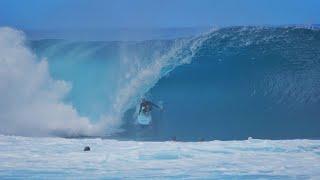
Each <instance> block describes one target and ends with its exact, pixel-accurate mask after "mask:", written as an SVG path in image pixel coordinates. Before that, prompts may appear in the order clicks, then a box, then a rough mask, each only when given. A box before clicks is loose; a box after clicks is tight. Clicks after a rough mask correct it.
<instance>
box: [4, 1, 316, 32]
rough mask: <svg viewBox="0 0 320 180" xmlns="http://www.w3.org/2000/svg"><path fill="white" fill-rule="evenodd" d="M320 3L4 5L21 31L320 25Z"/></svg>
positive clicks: (9, 19) (8, 17) (7, 17)
mask: <svg viewBox="0 0 320 180" xmlns="http://www.w3.org/2000/svg"><path fill="white" fill-rule="evenodd" d="M319 8H320V1H319V0H24V1H22V0H0V26H10V27H15V28H20V29H77V28H84V29H85V28H172V27H208V26H233V25H281V24H285V25H287V24H319V23H320V10H319Z"/></svg>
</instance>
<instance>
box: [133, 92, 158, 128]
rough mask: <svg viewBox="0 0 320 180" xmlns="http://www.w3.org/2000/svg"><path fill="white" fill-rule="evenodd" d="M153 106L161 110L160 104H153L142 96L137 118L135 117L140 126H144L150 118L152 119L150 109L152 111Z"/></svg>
mask: <svg viewBox="0 0 320 180" xmlns="http://www.w3.org/2000/svg"><path fill="white" fill-rule="evenodd" d="M153 107H156V108H158V109H160V110H162V108H161V107H160V106H158V105H156V104H154V103H153V102H151V101H148V100H146V99H144V98H143V99H142V100H141V103H140V108H139V114H138V119H137V122H138V124H139V125H140V126H143V127H144V126H149V125H150V123H151V120H152V117H151V111H152V108H153Z"/></svg>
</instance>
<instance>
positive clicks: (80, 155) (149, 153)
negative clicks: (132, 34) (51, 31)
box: [0, 27, 320, 179]
mask: <svg viewBox="0 0 320 180" xmlns="http://www.w3.org/2000/svg"><path fill="white" fill-rule="evenodd" d="M170 37H171V36H170ZM319 62H320V31H319V29H314V28H305V27H228V28H221V29H215V30H212V31H209V32H207V33H202V34H199V35H192V36H188V37H183V38H182V37H176V38H169V39H159V40H141V41H79V40H77V41H75V40H66V39H65V40H58V39H42V40H30V39H29V38H28V36H26V35H25V34H24V33H23V32H22V31H18V30H15V29H12V28H0V98H1V101H0V124H1V126H0V134H1V135H0V162H1V163H0V178H1V179H319V177H320V174H319V172H320V169H319V167H320V166H319V165H318V164H319V162H320V156H319V155H320V145H319V144H320V143H319V140H312V139H318V138H319V135H320V134H319V132H320V131H319V122H318V117H319V111H318V107H319V101H320V92H319V86H320V64H319ZM142 97H145V98H147V99H150V100H152V101H153V102H154V103H157V104H158V105H159V106H161V107H163V109H164V110H163V111H162V112H161V111H158V110H157V109H154V111H153V112H152V119H153V122H152V125H151V126H150V127H149V128H146V129H139V128H137V126H136V124H135V121H136V118H137V110H138V107H139V101H140V99H141V98H142ZM39 136H40V137H39ZM52 136H55V137H52ZM57 136H58V137H57ZM65 137H69V138H65ZM70 137H73V138H70ZM244 139H245V140H244ZM266 139H270V140H266ZM277 139H281V140H277ZM168 140H169V141H168ZM172 140H174V141H172ZM221 140H227V141H221ZM185 141H187V142H185ZM85 146H90V147H91V151H89V152H85V151H83V148H84V147H85Z"/></svg>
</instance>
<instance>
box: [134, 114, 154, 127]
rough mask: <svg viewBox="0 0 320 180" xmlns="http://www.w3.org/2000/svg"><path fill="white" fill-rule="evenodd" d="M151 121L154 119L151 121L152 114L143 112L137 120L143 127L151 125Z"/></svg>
mask: <svg viewBox="0 0 320 180" xmlns="http://www.w3.org/2000/svg"><path fill="white" fill-rule="evenodd" d="M151 120H152V119H151V113H150V112H147V113H144V112H141V113H140V114H139V115H138V118H137V121H138V124H141V125H149V124H150V123H151Z"/></svg>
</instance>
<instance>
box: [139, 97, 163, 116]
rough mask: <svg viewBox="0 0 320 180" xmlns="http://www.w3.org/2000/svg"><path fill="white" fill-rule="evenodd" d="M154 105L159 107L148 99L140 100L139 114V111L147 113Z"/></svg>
mask: <svg viewBox="0 0 320 180" xmlns="http://www.w3.org/2000/svg"><path fill="white" fill-rule="evenodd" d="M153 106H154V107H156V108H159V109H160V107H159V106H158V105H156V104H154V103H152V102H150V101H147V100H142V102H141V104H140V110H139V114H140V113H141V111H142V112H143V113H148V112H150V111H151V110H152V107H153Z"/></svg>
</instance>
